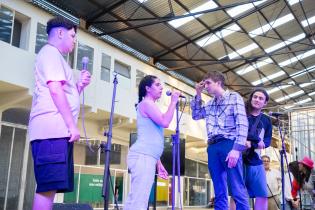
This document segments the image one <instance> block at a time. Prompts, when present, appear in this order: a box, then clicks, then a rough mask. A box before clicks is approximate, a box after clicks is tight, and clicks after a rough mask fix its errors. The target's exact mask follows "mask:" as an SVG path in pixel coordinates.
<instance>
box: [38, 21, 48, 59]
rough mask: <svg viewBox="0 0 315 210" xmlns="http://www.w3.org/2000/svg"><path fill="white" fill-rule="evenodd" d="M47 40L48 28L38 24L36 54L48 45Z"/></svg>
mask: <svg viewBox="0 0 315 210" xmlns="http://www.w3.org/2000/svg"><path fill="white" fill-rule="evenodd" d="M47 39H48V35H47V33H46V26H44V25H43V24H41V23H37V32H36V45H35V53H36V54H37V53H38V52H39V50H40V49H41V48H42V47H43V46H44V45H45V44H46V43H47Z"/></svg>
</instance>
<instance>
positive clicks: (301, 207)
mask: <svg viewBox="0 0 315 210" xmlns="http://www.w3.org/2000/svg"><path fill="white" fill-rule="evenodd" d="M295 160H296V161H299V159H298V155H297V147H295ZM298 176H300V173H298ZM298 180H300V177H298ZM299 196H300V209H301V210H302V209H303V204H302V194H301V190H299Z"/></svg>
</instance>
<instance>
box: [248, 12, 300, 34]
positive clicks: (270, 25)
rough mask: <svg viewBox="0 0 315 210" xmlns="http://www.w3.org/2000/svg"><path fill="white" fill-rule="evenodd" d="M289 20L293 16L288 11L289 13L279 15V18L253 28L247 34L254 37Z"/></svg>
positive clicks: (292, 18)
mask: <svg viewBox="0 0 315 210" xmlns="http://www.w3.org/2000/svg"><path fill="white" fill-rule="evenodd" d="M291 20H294V16H293V15H292V14H291V13H290V14H287V15H285V16H283V17H281V18H278V19H276V20H274V21H271V22H269V23H267V24H266V25H263V26H262V27H259V28H257V29H255V30H252V31H250V32H249V35H250V36H251V37H256V36H258V35H261V34H264V33H266V32H267V31H269V30H270V29H272V28H277V27H278V26H281V25H283V24H285V23H287V22H289V21H291Z"/></svg>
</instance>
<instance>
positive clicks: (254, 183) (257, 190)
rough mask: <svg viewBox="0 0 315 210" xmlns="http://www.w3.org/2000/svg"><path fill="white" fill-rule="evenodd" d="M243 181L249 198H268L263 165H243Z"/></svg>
mask: <svg viewBox="0 0 315 210" xmlns="http://www.w3.org/2000/svg"><path fill="white" fill-rule="evenodd" d="M244 181H245V185H246V188H247V191H248V195H249V197H250V198H256V197H264V198H267V197H268V189H267V181H266V172H265V168H264V166H263V165H257V166H252V165H246V164H244Z"/></svg>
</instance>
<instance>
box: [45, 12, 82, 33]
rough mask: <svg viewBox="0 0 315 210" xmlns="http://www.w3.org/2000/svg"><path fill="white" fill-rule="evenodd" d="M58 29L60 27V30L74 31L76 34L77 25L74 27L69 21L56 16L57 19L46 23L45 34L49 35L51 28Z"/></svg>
mask: <svg viewBox="0 0 315 210" xmlns="http://www.w3.org/2000/svg"><path fill="white" fill-rule="evenodd" d="M58 27H62V28H65V29H68V30H70V29H74V31H75V32H77V25H75V24H74V23H73V22H71V21H70V20H67V19H65V18H63V17H60V16H57V17H54V18H52V19H50V20H49V21H48V22H47V27H46V32H47V34H48V35H49V34H50V32H51V30H52V29H53V28H58Z"/></svg>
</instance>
